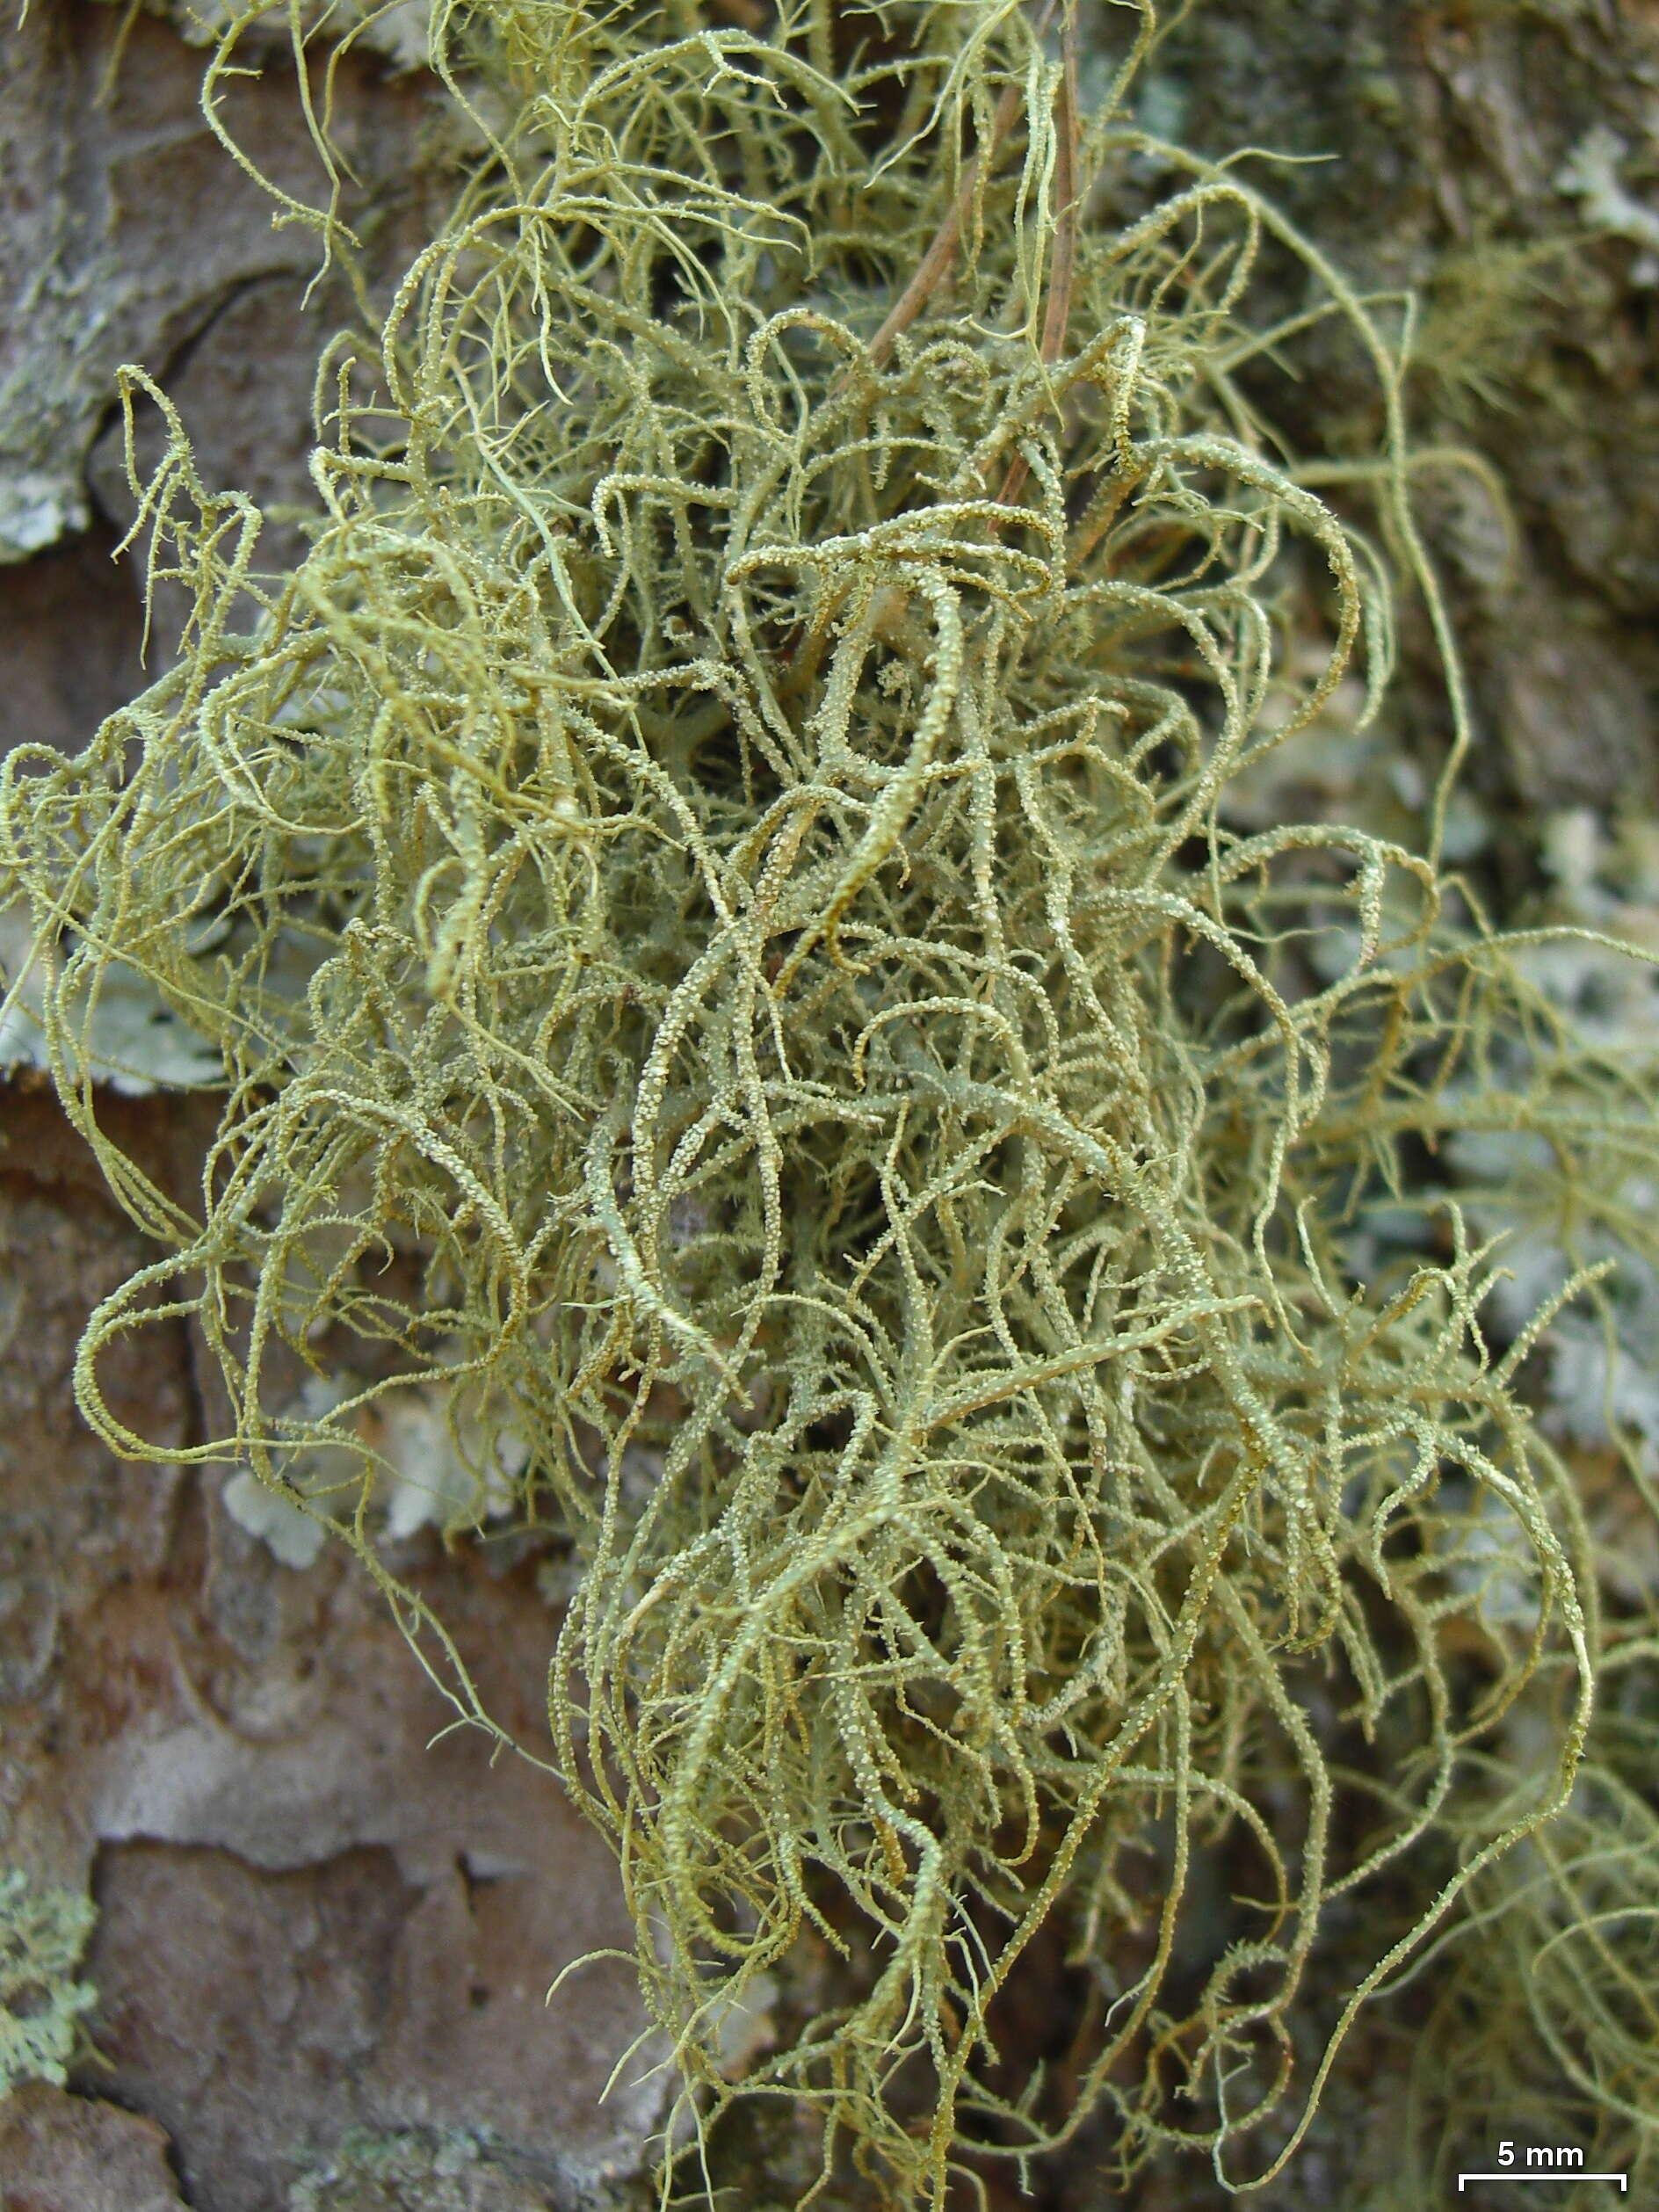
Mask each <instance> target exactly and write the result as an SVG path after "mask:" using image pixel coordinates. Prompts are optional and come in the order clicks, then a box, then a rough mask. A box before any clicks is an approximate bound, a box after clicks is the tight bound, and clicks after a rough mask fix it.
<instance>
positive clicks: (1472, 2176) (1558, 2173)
mask: <svg viewBox="0 0 1659 2212" xmlns="http://www.w3.org/2000/svg"><path fill="white" fill-rule="evenodd" d="M1466 2181H1616V2182H1617V2183H1618V2184H1619V2189H1620V2192H1621V2193H1622V2192H1623V2191H1624V2190H1625V2189H1626V2188H1628V2187H1629V2186H1630V2177H1629V2175H1628V2174H1626V2173H1585V2172H1583V2170H1582V2168H1580V2167H1578V2166H1556V2167H1554V2168H1552V2169H1551V2170H1550V2171H1549V2172H1539V2171H1538V2170H1537V2169H1536V2168H1535V2169H1534V2170H1533V2171H1532V2172H1530V2173H1518V2172H1516V2170H1515V2168H1514V2167H1513V2166H1511V2167H1510V2169H1509V2171H1508V2172H1504V2173H1460V2174H1459V2176H1458V2190H1459V2193H1460V2194H1461V2192H1462V2188H1463V2184H1464V2183H1465V2182H1466Z"/></svg>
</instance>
